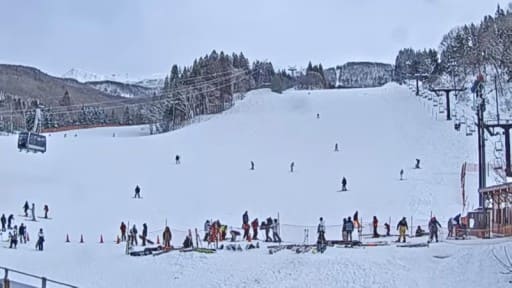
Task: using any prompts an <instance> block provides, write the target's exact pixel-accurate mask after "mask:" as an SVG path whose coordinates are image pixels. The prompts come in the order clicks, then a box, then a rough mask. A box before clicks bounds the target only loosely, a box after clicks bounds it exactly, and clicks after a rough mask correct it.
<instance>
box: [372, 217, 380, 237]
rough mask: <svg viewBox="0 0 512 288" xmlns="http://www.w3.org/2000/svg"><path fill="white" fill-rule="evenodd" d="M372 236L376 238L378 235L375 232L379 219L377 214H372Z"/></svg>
mask: <svg viewBox="0 0 512 288" xmlns="http://www.w3.org/2000/svg"><path fill="white" fill-rule="evenodd" d="M372 224H373V238H378V237H379V236H380V235H379V233H377V227H379V220H378V219H377V216H373V223H372Z"/></svg>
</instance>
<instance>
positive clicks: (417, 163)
mask: <svg viewBox="0 0 512 288" xmlns="http://www.w3.org/2000/svg"><path fill="white" fill-rule="evenodd" d="M414 169H420V159H418V158H416V165H415V166H414Z"/></svg>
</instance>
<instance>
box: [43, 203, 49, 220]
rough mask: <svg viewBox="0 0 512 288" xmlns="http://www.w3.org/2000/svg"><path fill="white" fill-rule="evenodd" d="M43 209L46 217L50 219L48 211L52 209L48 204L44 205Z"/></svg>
mask: <svg viewBox="0 0 512 288" xmlns="http://www.w3.org/2000/svg"><path fill="white" fill-rule="evenodd" d="M43 210H44V218H45V219H48V211H50V209H49V208H48V204H45V205H44V208H43Z"/></svg>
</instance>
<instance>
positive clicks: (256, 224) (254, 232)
mask: <svg viewBox="0 0 512 288" xmlns="http://www.w3.org/2000/svg"><path fill="white" fill-rule="evenodd" d="M251 226H252V239H253V240H258V228H259V226H260V225H259V222H258V218H256V219H254V220H253V221H252V222H251Z"/></svg>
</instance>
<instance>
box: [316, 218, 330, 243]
mask: <svg viewBox="0 0 512 288" xmlns="http://www.w3.org/2000/svg"><path fill="white" fill-rule="evenodd" d="M316 232H317V233H318V240H317V241H316V243H317V244H325V243H326V242H327V240H325V221H324V218H323V217H320V223H318V227H317V231H316Z"/></svg>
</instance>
